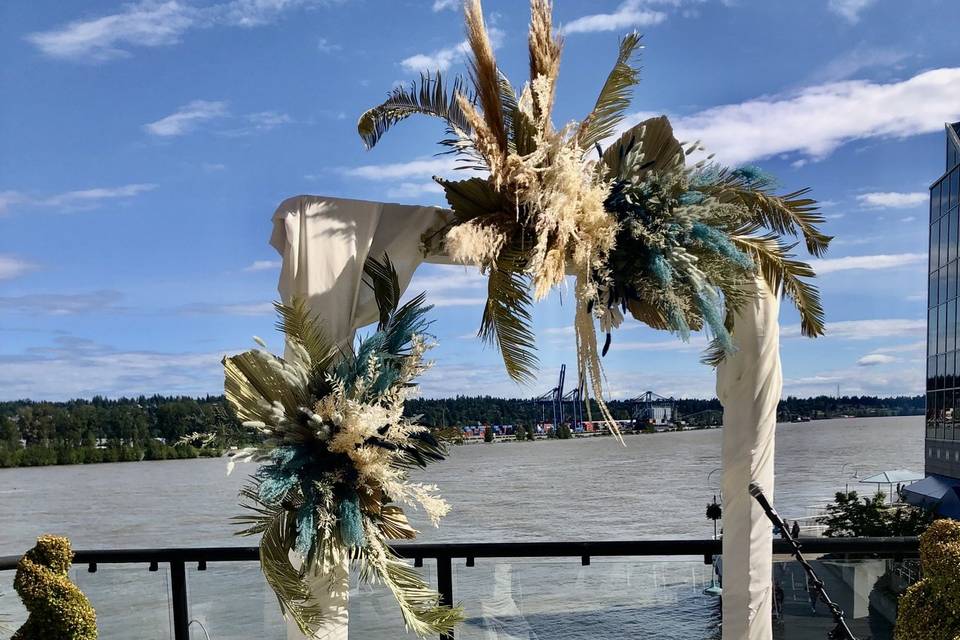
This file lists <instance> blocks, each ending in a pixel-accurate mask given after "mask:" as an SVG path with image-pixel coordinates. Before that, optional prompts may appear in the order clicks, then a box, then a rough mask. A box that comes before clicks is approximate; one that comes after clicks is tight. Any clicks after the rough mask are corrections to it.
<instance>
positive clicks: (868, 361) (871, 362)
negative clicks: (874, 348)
mask: <svg viewBox="0 0 960 640" xmlns="http://www.w3.org/2000/svg"><path fill="white" fill-rule="evenodd" d="M896 361H897V358H895V357H893V356H888V355H886V354H884V353H871V354H869V355H865V356H863V357H862V358H860V359H859V360H857V364H858V365H859V366H861V367H875V366H877V365H878V364H890V363H892V362H896Z"/></svg>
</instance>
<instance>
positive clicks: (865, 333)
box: [780, 318, 927, 340]
mask: <svg viewBox="0 0 960 640" xmlns="http://www.w3.org/2000/svg"><path fill="white" fill-rule="evenodd" d="M926 331H927V321H926V320H919V319H907V318H904V319H899V318H897V319H876V320H839V321H836V322H830V321H829V320H828V321H827V331H826V336H825V337H827V338H842V339H847V340H872V339H874V338H897V337H916V336H921V335H924V334H925V333H926ZM780 336H781V337H783V338H796V337H799V336H800V327H799V326H796V325H789V326H782V327H780Z"/></svg>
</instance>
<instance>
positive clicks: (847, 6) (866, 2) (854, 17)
mask: <svg viewBox="0 0 960 640" xmlns="http://www.w3.org/2000/svg"><path fill="white" fill-rule="evenodd" d="M875 2H876V0H829V2H828V3H827V7H828V8H829V9H830V11H832V12H834V13H836V14H837V15H839V16H841V17H842V18H845V19H846V20H847V21H848V22H851V23H854V22H857V21H859V20H860V13H861V12H862V11H863V10H864V9H867V8H868V7H869V6H870V5H872V4H873V3H875Z"/></svg>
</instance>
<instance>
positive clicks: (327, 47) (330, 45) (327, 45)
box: [317, 38, 343, 53]
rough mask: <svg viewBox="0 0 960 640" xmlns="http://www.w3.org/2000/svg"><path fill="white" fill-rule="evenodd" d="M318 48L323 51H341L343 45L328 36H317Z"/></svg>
mask: <svg viewBox="0 0 960 640" xmlns="http://www.w3.org/2000/svg"><path fill="white" fill-rule="evenodd" d="M317 49H318V50H319V51H320V52H321V53H333V52H334V51H340V50H341V49H343V47H342V46H340V45H339V44H336V43H334V42H330V41H329V40H327V39H326V38H317Z"/></svg>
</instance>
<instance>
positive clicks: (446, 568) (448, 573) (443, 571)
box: [437, 556, 453, 640]
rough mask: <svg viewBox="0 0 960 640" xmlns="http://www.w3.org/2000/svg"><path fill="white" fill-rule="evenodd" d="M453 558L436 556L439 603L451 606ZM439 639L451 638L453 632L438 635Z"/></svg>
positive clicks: (451, 639) (446, 639) (449, 639)
mask: <svg viewBox="0 0 960 640" xmlns="http://www.w3.org/2000/svg"><path fill="white" fill-rule="evenodd" d="M452 565H453V559H452V558H451V557H450V556H444V557H438V558H437V591H438V592H439V593H440V605H441V606H444V607H452V606H453V566H452ZM440 640H453V632H452V631H451V632H450V633H445V634H441V635H440Z"/></svg>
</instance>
